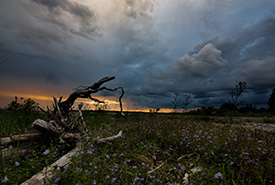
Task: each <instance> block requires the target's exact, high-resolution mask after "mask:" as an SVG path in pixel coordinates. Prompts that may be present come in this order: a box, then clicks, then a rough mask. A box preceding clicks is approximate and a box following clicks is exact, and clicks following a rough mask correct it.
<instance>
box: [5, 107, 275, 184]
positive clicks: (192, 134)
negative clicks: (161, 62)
mask: <svg viewBox="0 0 275 185" xmlns="http://www.w3.org/2000/svg"><path fill="white" fill-rule="evenodd" d="M3 115H4V113H2V115H1V116H2V119H1V120H0V121H1V124H3V121H5V120H4V119H7V118H4V116H3ZM32 118H34V117H32ZM84 118H85V120H86V123H87V124H88V125H89V130H90V133H89V135H90V138H97V137H100V138H103V137H108V136H111V135H115V134H117V133H118V132H119V131H120V130H122V131H123V137H122V138H119V139H117V140H115V141H113V142H109V143H104V144H95V143H94V142H93V141H92V140H85V141H83V145H82V150H81V152H80V153H79V154H78V155H76V156H74V157H73V158H72V164H71V166H70V168H69V169H66V170H63V171H57V170H54V172H53V173H54V174H55V175H54V178H52V179H48V180H47V183H48V184H274V183H275V182H274V181H275V179H274V174H275V150H274V146H273V145H270V144H269V143H267V142H265V140H264V139H262V138H257V137H255V135H254V134H253V132H252V131H248V130H247V129H246V128H245V127H239V128H238V127H231V125H230V123H227V124H226V126H220V125H218V124H214V122H213V120H212V119H210V120H207V119H194V118H192V117H187V116H185V115H182V114H178V115H172V114H126V116H125V117H122V116H121V115H119V114H108V113H104V112H84ZM9 121H12V120H9ZM17 121H18V122H17ZM17 121H14V122H17V123H14V124H13V126H14V127H13V128H15V129H11V128H10V127H8V128H6V127H7V126H6V127H5V129H6V130H7V132H9V133H4V132H2V130H1V135H2V136H3V135H4V136H8V135H10V134H21V133H28V132H33V130H32V129H31V122H30V124H29V125H28V124H24V127H21V125H20V124H19V122H20V120H17ZM16 124H18V125H17V126H16ZM2 128H3V127H2ZM20 146H21V145H19V144H17V145H10V146H5V147H8V148H18V149H19V148H20ZM2 148H3V146H2ZM25 148H26V150H27V151H26V153H25V155H23V156H19V155H11V156H10V157H8V158H4V159H2V158H1V161H0V162H1V171H0V172H1V173H0V183H3V184H16V183H21V182H24V181H25V180H27V179H28V178H30V177H31V176H32V175H34V174H35V173H37V172H39V171H40V170H41V169H42V168H43V167H44V166H46V165H49V164H51V163H52V162H54V161H55V160H57V159H58V158H59V157H60V156H62V155H63V154H65V153H66V152H67V151H69V150H70V148H67V147H66V146H63V145H62V144H61V143H59V142H58V141H56V142H55V143H52V144H44V145H39V144H38V143H28V144H25Z"/></svg>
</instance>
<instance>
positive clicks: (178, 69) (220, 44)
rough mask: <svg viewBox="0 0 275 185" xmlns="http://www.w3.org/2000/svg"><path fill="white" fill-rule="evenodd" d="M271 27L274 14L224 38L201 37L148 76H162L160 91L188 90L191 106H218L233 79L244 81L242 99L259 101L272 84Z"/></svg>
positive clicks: (274, 58)
mask: <svg viewBox="0 0 275 185" xmlns="http://www.w3.org/2000/svg"><path fill="white" fill-rule="evenodd" d="M236 30H237V29H236ZM274 30H275V18H274V17H273V16H267V17H265V18H263V19H262V20H260V21H258V22H256V23H254V24H251V25H250V26H246V27H243V28H239V29H238V31H236V32H233V33H231V35H228V37H227V38H224V39H219V38H218V37H216V38H213V39H209V40H205V41H203V42H202V43H201V44H198V45H197V46H196V47H195V48H194V50H192V51H190V52H189V54H185V55H184V56H183V57H181V58H179V59H178V60H176V62H175V63H174V64H173V65H172V66H170V69H169V68H168V70H152V73H151V78H154V79H163V81H162V82H161V83H159V85H160V84H162V86H163V87H162V88H160V89H159V90H160V91H159V92H160V93H165V91H169V92H182V93H184V92H188V93H191V94H192V95H193V98H194V100H195V101H194V102H192V104H193V106H206V105H208V106H220V105H221V104H222V103H223V102H227V101H229V100H230V96H229V95H228V91H229V90H230V89H234V87H235V83H236V82H238V81H245V82H246V83H247V91H246V92H245V93H246V94H247V98H243V100H244V101H243V102H244V103H251V104H253V103H255V104H261V105H263V104H264V101H265V100H264V99H267V98H268V92H269V91H270V89H272V88H273V87H275V75H274V69H275V45H274V44H271V43H275V42H274V41H275V32H274ZM258 88H261V89H262V91H257V90H256V89H258ZM254 91H255V93H254ZM255 94H257V95H255ZM252 95H255V96H254V98H255V97H260V99H261V101H260V100H257V98H256V99H253V96H252ZM244 97H245V96H244ZM171 99H172V96H171ZM167 102H168V100H167Z"/></svg>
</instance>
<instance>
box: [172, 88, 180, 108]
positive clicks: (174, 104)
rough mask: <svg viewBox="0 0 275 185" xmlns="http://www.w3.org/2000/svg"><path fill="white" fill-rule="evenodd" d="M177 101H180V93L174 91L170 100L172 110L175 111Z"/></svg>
mask: <svg viewBox="0 0 275 185" xmlns="http://www.w3.org/2000/svg"><path fill="white" fill-rule="evenodd" d="M179 103H180V93H179V92H175V93H174V95H173V101H172V104H173V109H174V111H176V109H177V107H178V104H179Z"/></svg>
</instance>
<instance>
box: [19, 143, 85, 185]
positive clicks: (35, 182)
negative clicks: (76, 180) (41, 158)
mask: <svg viewBox="0 0 275 185" xmlns="http://www.w3.org/2000/svg"><path fill="white" fill-rule="evenodd" d="M79 151H80V146H78V147H76V148H74V149H73V150H71V151H70V152H68V153H67V154H66V155H64V156H62V157H61V158H60V159H58V160H57V161H55V162H54V163H53V164H51V165H50V166H47V167H44V168H43V170H42V171H41V172H39V173H37V174H36V175H34V176H32V177H31V178H30V179H29V180H27V181H25V182H23V183H22V184H21V185H40V184H44V181H45V180H47V179H50V178H52V177H53V174H52V171H53V169H55V168H56V169H57V170H61V169H62V170H66V168H68V166H69V165H70V164H71V157H72V156H75V155H77V154H78V152H79Z"/></svg>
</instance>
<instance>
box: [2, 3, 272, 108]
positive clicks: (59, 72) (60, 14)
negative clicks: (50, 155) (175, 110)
mask: <svg viewBox="0 0 275 185" xmlns="http://www.w3.org/2000/svg"><path fill="white" fill-rule="evenodd" d="M0 3H1V6H0V107H6V106H7V104H8V103H9V102H11V100H13V99H14V96H18V97H24V98H28V97H30V98H32V99H34V100H36V101H37V102H39V103H40V105H46V104H47V105H48V104H49V105H50V104H51V102H52V96H55V97H60V96H63V97H64V98H67V97H68V95H69V94H70V93H71V92H72V89H73V88H75V87H77V86H79V85H87V86H88V85H92V84H93V83H94V82H96V81H98V80H99V79H101V78H102V77H105V76H115V77H116V79H115V80H113V81H110V82H108V83H106V84H104V86H107V87H110V88H114V87H117V86H122V87H123V88H124V90H125V96H124V97H123V104H124V109H126V110H140V109H148V108H150V109H156V108H161V109H171V108H172V107H173V104H172V100H173V96H174V94H175V93H176V92H178V93H180V94H181V100H182V101H181V103H180V104H179V105H178V106H179V107H181V106H182V105H181V104H182V103H183V101H184V95H185V94H186V95H191V97H192V100H193V101H192V102H191V104H190V105H189V108H196V107H209V106H214V107H220V106H221V104H223V103H224V102H228V101H230V96H229V94H228V92H229V91H230V90H232V89H234V88H235V84H236V83H237V82H239V81H242V82H243V81H245V82H246V84H247V86H246V90H245V92H244V93H243V97H242V99H241V101H242V102H243V105H246V104H252V105H255V106H257V107H266V106H267V102H268V99H269V97H270V94H271V92H272V89H273V88H275V75H274V70H275V44H274V43H275V1H274V0H222V1H220V0H196V1H194V0H100V1H98V0H58V1H56V0H20V1H17V0H1V2H0ZM119 95H120V92H112V93H110V92H106V91H104V92H101V93H98V94H93V97H98V98H101V99H102V100H108V101H109V103H110V105H111V104H112V106H113V108H118V104H117V103H116V102H117V101H118V96H119ZM83 101H84V100H83ZM85 102H86V103H89V102H88V101H85Z"/></svg>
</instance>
